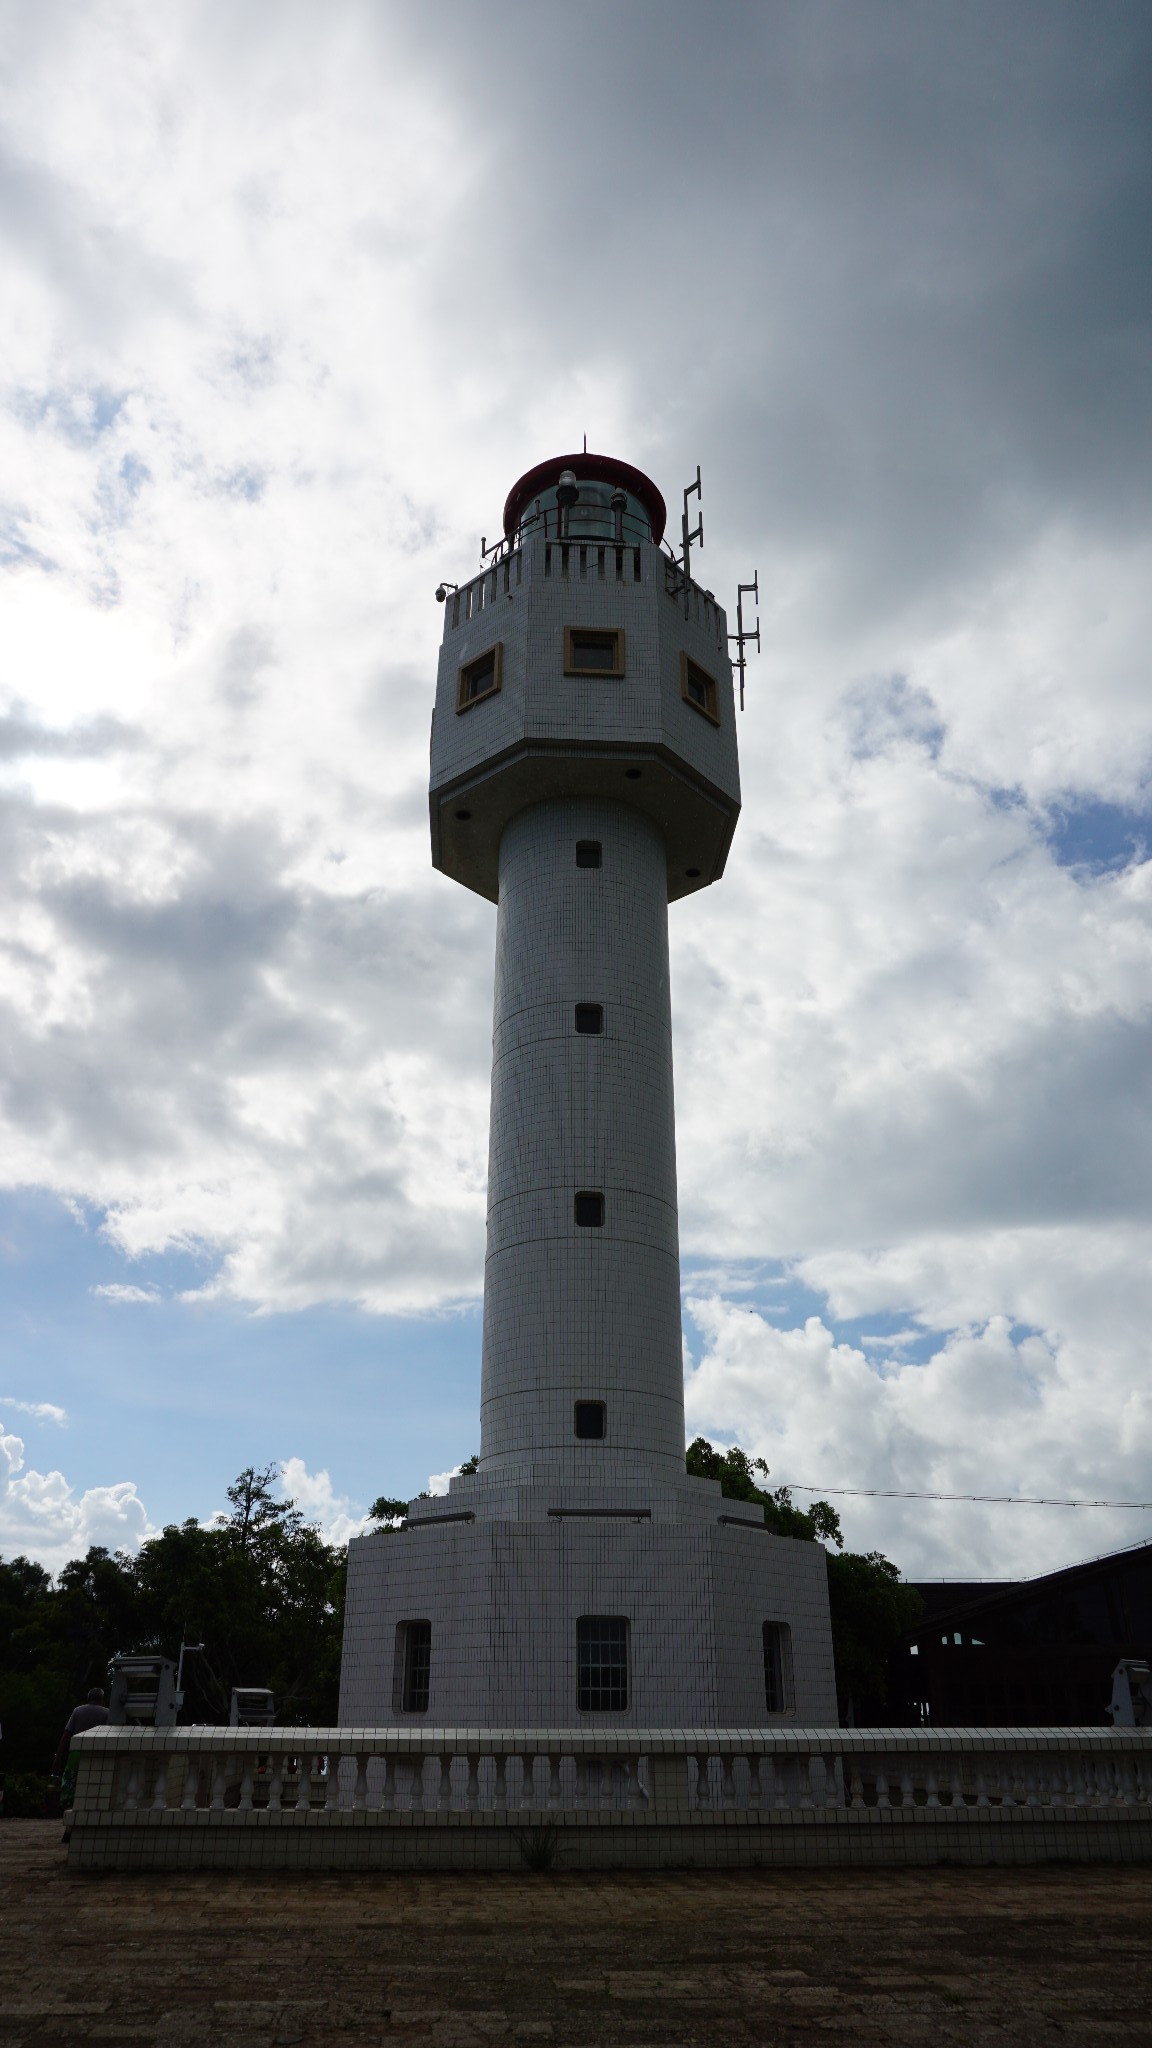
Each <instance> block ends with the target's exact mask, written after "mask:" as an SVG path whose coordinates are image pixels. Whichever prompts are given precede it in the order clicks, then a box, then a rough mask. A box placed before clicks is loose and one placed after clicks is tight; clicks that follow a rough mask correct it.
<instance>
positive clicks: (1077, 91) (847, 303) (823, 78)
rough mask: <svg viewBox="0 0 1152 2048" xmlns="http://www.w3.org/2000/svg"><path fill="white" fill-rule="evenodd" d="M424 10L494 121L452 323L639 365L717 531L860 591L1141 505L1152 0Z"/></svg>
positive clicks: (454, 83) (445, 52) (888, 589)
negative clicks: (817, 564) (819, 566)
mask: <svg viewBox="0 0 1152 2048" xmlns="http://www.w3.org/2000/svg"><path fill="white" fill-rule="evenodd" d="M434 19H435V20H436V22H437V26H438V30H439V31H440V32H442V31H443V30H444V25H445V22H446V20H447V21H451V22H452V23H453V25H454V28H455V35H452V34H445V35H444V37H443V42H442V44H441V48H442V71H443V76H444V79H445V83H446V86H447V89H448V90H449V91H450V92H451V94H452V95H453V96H454V97H455V98H456V99H458V100H460V101H463V102H464V103H466V106H467V108H468V109H469V111H470V114H471V116H472V119H473V122H474V123H475V125H476V127H477V129H478V130H480V131H482V132H486V133H488V134H489V137H490V136H491V129H492V127H493V126H494V127H495V130H496V138H497V139H496V140H495V141H492V140H491V139H490V147H491V148H492V150H493V154H494V160H493V162H492V165H491V175H490V176H489V177H488V178H487V179H486V181H485V184H486V189H485V198H484V203H483V204H482V205H481V206H480V208H479V210H478V212H477V216H476V219H475V222H474V228H475V233H474V235H473V236H471V237H470V238H469V240H468V242H467V244H466V245H464V246H461V247H460V248H459V249H458V250H457V251H456V252H455V258H456V260H455V261H454V263H453V266H452V274H451V283H450V285H449V284H447V283H446V284H445V288H444V299H443V311H444V315H445V318H446V319H447V320H452V319H453V318H455V317H458V308H459V306H460V304H462V303H465V304H468V303H471V302H472V301H473V299H474V300H475V302H476V305H477V307H482V308H483V313H484V317H485V319H486V320H490V321H491V322H492V323H493V325H494V326H495V328H496V330H497V331H498V332H505V333H507V334H508V336H509V345H510V346H511V347H513V348H515V347H516V346H517V333H518V332H519V335H520V336H521V337H522V339H523V345H524V347H525V353H526V354H527V353H530V352H531V351H533V350H535V351H536V352H537V353H538V354H539V355H541V356H543V357H544V358H545V359H547V360H548V361H549V362H550V363H554V362H555V360H556V359H557V358H558V357H559V358H561V359H562V357H563V354H564V351H565V348H567V349H568V350H569V352H570V354H571V357H572V359H573V361H577V360H581V359H588V358H589V357H591V358H592V359H593V360H595V359H596V358H597V357H607V356H609V355H611V356H613V357H616V358H624V359H625V360H626V361H627V362H628V364H629V368H630V372H631V383H632V390H633V395H634V404H635V412H636V416H637V419H638V421H639V422H643V421H644V419H645V417H646V415H649V414H650V413H651V411H652V410H653V408H654V407H656V406H658V407H659V409H660V411H661V412H662V413H663V414H664V416H665V434H666V435H667V434H668V433H669V431H670V434H671V439H672V443H673V446H674V447H676V448H677V449H678V450H679V460H680V461H681V462H687V463H688V464H689V465H691V463H692V462H693V461H694V459H695V454H696V453H697V452H700V451H703V452H704V453H705V454H706V458H707V464H708V469H709V472H710V475H711V479H712V484H713V487H714V495H715V494H716V493H717V492H718V491H719V490H722V492H723V495H724V500H725V519H726V522H727V523H728V524H730V526H731V529H732V530H734V531H735V530H743V531H744V532H745V533H748V532H749V531H751V532H757V531H758V532H759V533H760V534H761V536H762V537H763V538H764V540H765V541H767V542H769V543H770V544H771V545H772V547H773V548H774V550H779V551H784V552H789V551H794V550H801V551H803V550H812V549H814V550H816V551H817V552H826V551H831V550H835V551H837V553H838V557H839V561H838V572H837V589H836V600H835V601H836V602H837V603H838V604H839V605H841V606H845V605H846V606H848V607H849V608H855V607H856V606H858V605H861V604H863V605H865V606H866V607H868V608H872V609H874V608H876V607H877V606H880V607H883V606H887V605H890V604H891V603H892V602H893V601H896V602H899V601H900V600H901V598H902V597H905V596H912V595H916V596H917V597H919V598H921V599H923V597H924V595H925V591H926V587H927V586H928V585H929V584H931V585H935V586H939V587H940V589H941V591H943V590H944V589H946V588H947V586H948V585H949V584H950V583H953V582H957V581H958V582H960V583H961V584H964V583H967V581H968V580H969V578H970V577H971V576H972V575H974V574H978V573H984V572H985V571H986V569H987V567H988V565H989V562H990V561H993V560H995V558H996V557H997V555H1001V556H1002V554H1003V552H1004V550H1005V548H1006V547H1007V546H1009V545H1010V544H1011V543H1012V542H1013V541H1014V540H1016V539H1018V538H1019V537H1020V535H1021V534H1022V533H1026V532H1027V531H1028V530H1029V529H1030V528H1031V527H1033V526H1036V525H1038V524H1042V523H1043V522H1044V521H1045V520H1046V519H1047V518H1049V517H1051V516H1053V514H1055V513H1057V512H1059V513H1060V514H1061V516H1067V515H1068V514H1069V513H1070V512H1071V513H1073V514H1074V515H1075V516H1077V517H1079V518H1082V519H1084V520H1086V521H1088V522H1090V523H1093V524H1099V525H1103V526H1105V527H1107V526H1109V525H1110V524H1113V523H1114V522H1116V521H1118V520H1122V521H1127V520H1130V519H1131V518H1132V517H1134V516H1135V517H1137V518H1139V519H1140V520H1141V521H1146V520H1147V517H1148V475H1149V459H1150V456H1152V396H1150V385H1149V377H1148V372H1149V369H1150V367H1152V342H1150V335H1152V262H1150V261H1149V252H1148V227H1149V219H1150V209H1152V91H1150V77H1152V73H1150V61H1152V14H1150V13H1149V10H1148V9H1147V8H1146V7H1143V6H1136V5H1128V4H1124V5H1108V4H1105V5H1103V6H1101V7H1093V8H1091V9H1088V8H1084V7H1083V6H1081V5H1079V4H1075V5H1069V4H1062V0H1045V4H1042V5H1041V4H1033V5H1020V6H1016V7H1013V8H1004V7H1001V6H991V5H974V6H963V7H961V6H954V5H953V6H942V7H933V8H926V9H914V8H908V7H906V6H897V5H895V4H869V5H866V6H859V5H851V6H849V5H826V4H825V5H821V4H815V5H809V4H805V5H798V4H790V5H762V6H758V7H752V8H749V7H744V6H736V5H721V6H719V7H710V8H708V9H707V10H702V9H698V8H692V7H688V6H685V5H670V6H662V7H660V8H655V7H644V6H641V7H635V6H633V7H628V8H620V7H606V6H598V5H595V4H593V5H591V6H590V7H586V8H582V9H581V10H580V13H579V15H578V16H577V15H575V14H574V13H573V12H572V11H571V10H567V9H551V10H550V9H538V8H528V7H526V6H525V7H521V6H519V5H515V6H512V7H506V8H503V9H501V10H500V15H499V20H500V28H501V32H500V33H496V34H492V35H487V34H485V35H477V34H475V33H474V32H473V33H471V34H469V33H468V31H467V23H468V22H469V21H471V22H472V23H473V24H474V22H475V17H474V15H473V14H472V13H471V10H470V9H446V10H440V11H439V13H438V15H437V16H435V17H434ZM577 24H578V25H577ZM450 293H451V295H452V299H453V301H454V304H455V307H456V309H457V312H456V314H455V315H454V314H453V311H452V306H451V305H450V303H449V294H450ZM529 336H530V337H531V341H530V342H529V341H527V339H526V338H527V337H529ZM581 424H582V423H581V422H577V421H576V420H574V421H573V432H574V433H575V431H576V430H577V427H578V426H579V425H581ZM591 425H592V427H593V430H595V425H596V423H595V421H593V422H592V423H591Z"/></svg>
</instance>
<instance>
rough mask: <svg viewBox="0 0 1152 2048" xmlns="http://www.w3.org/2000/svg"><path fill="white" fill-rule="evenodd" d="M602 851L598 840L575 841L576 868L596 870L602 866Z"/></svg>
mask: <svg viewBox="0 0 1152 2048" xmlns="http://www.w3.org/2000/svg"><path fill="white" fill-rule="evenodd" d="M603 860H604V849H603V847H602V846H601V844H600V841H599V840H598V839H578V840H577V841H576V865H577V867H578V868H598V867H601V866H602V865H603Z"/></svg>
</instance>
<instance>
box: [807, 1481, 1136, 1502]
mask: <svg viewBox="0 0 1152 2048" xmlns="http://www.w3.org/2000/svg"><path fill="white" fill-rule="evenodd" d="M781 1485H782V1486H783V1487H785V1488H786V1489H787V1491H788V1492H789V1493H813V1494H815V1495H816V1496H817V1498H818V1499H820V1500H823V1499H824V1498H825V1497H826V1496H827V1495H828V1494H832V1493H834V1494H837V1495H839V1496H841V1497H843V1496H845V1495H848V1494H851V1495H852V1496H853V1498H854V1499H856V1500H960V1501H981V1502H984V1503H987V1504H989V1505H991V1506H994V1507H1013V1508H1152V1500H1054V1499H1049V1498H1048V1497H1047V1496H1045V1495H1038V1496H1037V1495H1032V1494H1023V1493H901V1492H900V1491H899V1490H898V1489H897V1488H896V1487H888V1486H809V1485H807V1484H806V1483H805V1481H804V1480H803V1479H786V1480H782V1481H781Z"/></svg>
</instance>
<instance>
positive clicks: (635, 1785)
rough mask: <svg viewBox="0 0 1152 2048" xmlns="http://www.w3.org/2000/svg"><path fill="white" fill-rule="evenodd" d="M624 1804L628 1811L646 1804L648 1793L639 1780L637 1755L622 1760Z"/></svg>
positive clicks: (635, 1809)
mask: <svg viewBox="0 0 1152 2048" xmlns="http://www.w3.org/2000/svg"><path fill="white" fill-rule="evenodd" d="M624 1804H625V1806H626V1807H627V1809H628V1811H629V1812H630V1813H635V1812H637V1811H638V1810H639V1809H640V1808H641V1807H643V1806H647V1804H648V1794H647V1792H646V1791H645V1789H644V1786H643V1785H642V1784H641V1782H640V1759H639V1757H638V1756H630V1757H626V1758H625V1760H624Z"/></svg>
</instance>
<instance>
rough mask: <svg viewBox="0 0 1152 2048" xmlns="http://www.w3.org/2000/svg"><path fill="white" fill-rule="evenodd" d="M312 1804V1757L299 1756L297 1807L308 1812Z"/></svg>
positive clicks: (298, 1809) (297, 1766) (297, 1764)
mask: <svg viewBox="0 0 1152 2048" xmlns="http://www.w3.org/2000/svg"><path fill="white" fill-rule="evenodd" d="M311 1804H312V1759H311V1757H310V1756H299V1757H297V1759H296V1808H297V1811H298V1812H300V1813H307V1812H308V1809H309V1807H310V1806H311Z"/></svg>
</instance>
